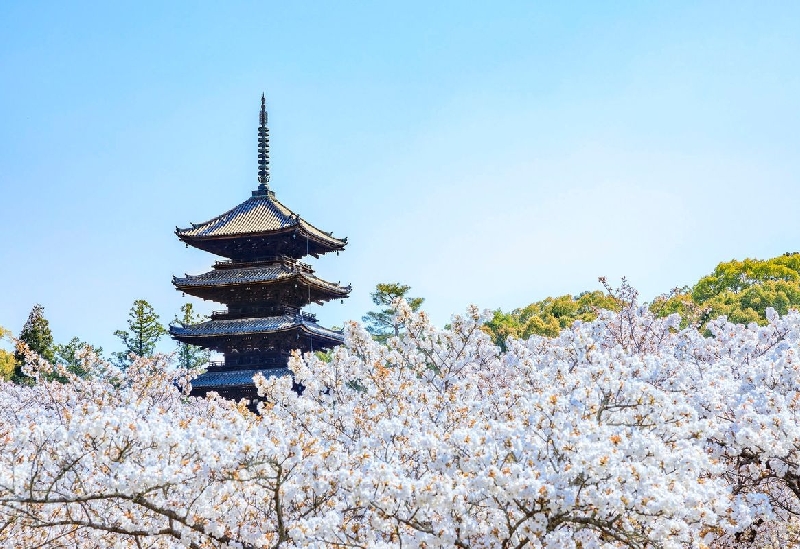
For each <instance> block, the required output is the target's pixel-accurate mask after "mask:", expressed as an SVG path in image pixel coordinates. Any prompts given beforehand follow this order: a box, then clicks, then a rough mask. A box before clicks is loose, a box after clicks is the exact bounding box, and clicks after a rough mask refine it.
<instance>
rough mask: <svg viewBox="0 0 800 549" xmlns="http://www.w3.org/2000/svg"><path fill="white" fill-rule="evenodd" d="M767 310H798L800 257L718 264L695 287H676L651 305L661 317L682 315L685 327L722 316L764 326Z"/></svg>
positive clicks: (737, 321) (789, 256) (799, 304)
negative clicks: (674, 314) (675, 314)
mask: <svg viewBox="0 0 800 549" xmlns="http://www.w3.org/2000/svg"><path fill="white" fill-rule="evenodd" d="M770 307H771V308H773V309H775V310H776V311H777V312H778V313H779V314H786V313H787V312H788V311H789V309H790V308H796V307H800V254H798V253H796V252H795V253H786V254H784V255H782V256H778V257H774V258H772V259H764V260H762V259H745V260H742V261H737V260H732V261H728V262H723V263H720V264H719V265H717V267H716V268H715V269H714V271H713V272H712V273H711V274H709V275H707V276H704V277H702V278H701V279H700V280H699V281H698V282H697V283H696V284H695V285H694V286H692V287H688V286H686V287H683V288H677V289H675V290H673V291H672V292H670V293H669V294H666V295H664V296H660V297H659V298H657V299H656V300H654V302H653V304H652V308H653V310H654V311H655V312H656V313H657V314H660V315H662V316H664V315H667V314H671V313H673V312H677V313H679V314H681V316H682V317H683V318H684V319H685V322H684V325H686V324H688V323H694V324H699V325H705V324H706V323H708V322H709V321H710V320H711V319H714V318H717V317H719V316H721V315H725V316H726V317H727V318H728V320H730V321H731V322H735V323H740V324H747V323H750V322H755V323H757V324H761V325H765V324H766V323H767V316H766V311H767V309H768V308H770Z"/></svg>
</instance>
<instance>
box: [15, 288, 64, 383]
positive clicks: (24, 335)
mask: <svg viewBox="0 0 800 549" xmlns="http://www.w3.org/2000/svg"><path fill="white" fill-rule="evenodd" d="M18 339H19V341H20V342H22V343H25V344H27V346H28V348H29V349H30V350H31V351H33V352H34V353H36V354H38V355H39V356H40V357H42V358H44V359H45V360H47V361H48V362H50V363H53V362H54V361H55V348H54V346H53V333H52V332H51V331H50V323H49V322H48V321H47V319H46V318H45V317H44V307H42V306H41V305H39V304H38V303H37V304H36V305H34V306H33V309H31V313H30V314H29V315H28V320H27V321H26V322H25V325H24V326H23V327H22V331H21V332H20V334H19V338H18ZM14 358H15V361H16V364H15V366H14V375H13V379H14V381H16V382H17V383H27V382H29V381H30V378H28V376H26V375H25V374H24V373H23V372H22V366H23V365H24V364H25V355H24V354H23V353H22V352H21V349H20V348H18V349H17V352H16V353H15V354H14Z"/></svg>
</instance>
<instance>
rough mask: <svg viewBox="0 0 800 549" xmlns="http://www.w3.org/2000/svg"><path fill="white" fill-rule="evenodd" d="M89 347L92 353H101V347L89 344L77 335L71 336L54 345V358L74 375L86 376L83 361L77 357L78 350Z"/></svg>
mask: <svg viewBox="0 0 800 549" xmlns="http://www.w3.org/2000/svg"><path fill="white" fill-rule="evenodd" d="M87 347H88V348H89V350H90V351H92V352H93V353H94V354H96V355H98V356H100V355H101V354H102V353H103V348H102V347H95V346H94V345H89V344H88V343H86V342H85V341H81V340H80V339H79V338H77V337H73V338H72V339H70V340H69V342H68V343H65V344H63V345H61V344H59V345H56V347H55V351H56V359H57V360H58V361H59V362H60V363H61V364H63V365H64V366H66V367H67V369H68V370H69V371H70V372H72V373H73V374H75V375H78V376H80V377H86V376H87V374H88V372H87V371H86V369H85V368H84V365H83V361H82V360H81V359H80V358H79V354H80V351H82V350H83V349H85V348H87Z"/></svg>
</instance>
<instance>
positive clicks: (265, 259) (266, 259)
mask: <svg viewBox="0 0 800 549" xmlns="http://www.w3.org/2000/svg"><path fill="white" fill-rule="evenodd" d="M265 263H283V264H284V265H291V266H292V267H293V270H298V271H302V272H305V273H309V274H311V273H313V272H314V269H312V268H311V265H309V264H307V263H303V262H302V261H298V260H297V259H294V258H292V257H289V256H288V255H266V256H262V257H256V258H253V259H252V260H250V261H238V260H233V259H224V260H220V261H217V262H215V263H214V268H215V269H239V268H245V267H256V266H258V265H263V264H265Z"/></svg>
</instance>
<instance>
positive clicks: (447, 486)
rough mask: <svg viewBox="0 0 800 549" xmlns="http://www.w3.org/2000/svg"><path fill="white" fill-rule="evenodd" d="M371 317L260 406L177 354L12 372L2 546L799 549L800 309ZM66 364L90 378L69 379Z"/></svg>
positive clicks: (3, 396) (2, 417)
mask: <svg viewBox="0 0 800 549" xmlns="http://www.w3.org/2000/svg"><path fill="white" fill-rule="evenodd" d="M396 314H397V321H398V323H399V325H400V326H401V327H402V334H401V336H399V337H393V338H390V339H389V340H388V342H387V343H386V344H385V345H384V344H379V343H376V342H375V341H373V340H372V338H371V337H370V335H369V334H368V333H367V332H365V331H364V330H363V329H362V327H361V326H360V325H358V324H356V323H351V324H348V325H347V326H346V328H345V332H346V342H345V345H343V346H341V347H338V348H336V349H334V350H333V351H332V353H331V356H330V357H329V358H327V359H325V360H323V359H321V358H320V357H317V356H315V355H312V354H308V355H305V356H300V355H295V356H293V358H292V359H291V361H290V367H291V369H292V371H293V372H294V382H296V383H300V384H302V386H303V387H304V390H303V391H302V394H297V393H296V392H293V391H292V390H291V387H292V380H291V379H289V378H265V377H262V376H260V375H259V376H257V377H256V379H255V383H256V386H257V387H258V389H259V394H260V395H261V397H262V401H261V402H260V404H259V405H258V412H257V413H253V412H251V411H250V410H249V409H248V408H247V406H245V405H244V403H233V402H230V401H226V400H224V399H221V398H215V397H213V396H212V397H210V398H203V399H200V398H194V397H189V396H187V388H188V385H187V384H188V382H189V381H190V375H189V374H188V373H187V372H184V371H175V370H171V369H169V368H168V367H167V364H166V361H165V359H164V358H157V359H142V358H140V359H137V360H135V361H134V362H133V363H132V365H131V366H130V367H129V368H128V369H127V370H126V371H124V372H122V371H119V370H116V369H114V368H113V367H112V366H109V365H107V364H103V363H102V361H99V360H98V359H97V358H96V357H94V356H93V355H91V353H86V354H85V355H84V356H83V360H84V361H85V362H86V369H87V370H91V371H92V372H93V375H92V376H90V377H88V378H77V377H75V376H71V374H69V372H63V371H62V372H59V375H58V376H57V377H58V378H59V379H60V381H50V380H51V379H53V377H54V376H52V375H49V376H48V375H40V374H41V373H47V372H49V371H50V370H52V368H53V367H52V366H50V365H48V364H46V363H45V362H44V361H42V360H40V359H37V358H36V357H33V356H31V357H30V363H29V365H28V371H29V373H31V374H32V375H34V376H36V375H39V377H40V379H39V381H38V382H37V383H35V384H33V385H31V386H20V385H13V384H10V383H5V384H2V385H0V441H2V444H3V446H2V447H3V451H2V452H0V545H3V546H11V547H14V546H18V547H75V546H80V547H101V548H102V547H131V548H138V547H152V548H161V547H195V548H206V547H208V548H211V547H241V548H257V547H258V548H260V547H291V546H297V547H401V546H402V547H428V548H433V547H454V546H455V547H520V548H522V547H531V548H539V547H547V548H556V547H558V548H562V547H565V548H570V547H574V548H600V547H609V548H610V547H641V548H644V547H664V548H670V547H676V548H677V547H730V546H741V547H785V546H789V545H792V544H793V543H798V539H799V538H798V531H800V528H799V527H798V525H800V522H799V521H798V520H797V517H798V513H800V499H798V498H800V427H799V425H800V422H798V414H799V413H800V358H799V357H798V351H800V315H798V314H797V313H794V312H791V313H789V314H788V315H786V316H784V317H779V316H778V315H776V314H774V313H770V316H769V324H768V325H766V326H757V325H755V324H754V325H750V326H741V325H734V324H731V323H728V322H727V321H726V320H725V319H724V318H720V319H718V320H716V321H714V322H712V323H711V324H710V325H709V329H710V331H711V334H712V335H711V337H707V336H705V335H704V334H703V333H700V332H698V331H697V330H696V329H694V328H691V327H690V328H687V329H680V322H679V319H678V318H677V316H673V317H669V318H666V319H659V318H655V317H654V316H653V315H652V314H651V313H650V312H648V310H647V309H646V308H644V307H639V306H638V305H637V304H636V303H635V300H634V299H631V300H629V302H628V304H627V306H625V307H624V308H623V310H622V311H621V312H618V313H612V312H604V313H602V314H600V316H599V318H598V319H597V320H596V321H593V322H586V323H581V322H578V323H576V324H575V325H573V326H572V327H570V328H568V329H566V330H564V331H563V332H561V334H560V335H559V336H558V337H555V338H543V337H532V338H531V339H529V340H526V341H522V340H510V341H509V342H508V344H507V350H506V351H501V350H500V349H499V348H498V347H496V346H494V345H493V344H492V342H491V340H490V338H489V337H488V336H487V335H486V334H485V333H484V332H483V331H482V330H481V326H482V324H483V323H484V322H485V320H486V318H487V316H486V314H485V313H481V312H480V311H478V310H477V309H475V308H470V309H468V311H467V312H466V314H465V315H462V316H456V317H453V319H452V323H451V325H450V326H449V327H448V328H447V329H444V330H442V329H438V328H436V327H434V326H433V325H432V324H431V323H430V322H429V320H428V318H427V316H426V315H425V313H414V312H412V311H411V309H410V308H409V307H408V306H406V305H405V304H404V303H403V302H399V303H398V304H397V313H396ZM64 379H66V380H67V382H66V383H64V382H63V381H64Z"/></svg>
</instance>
